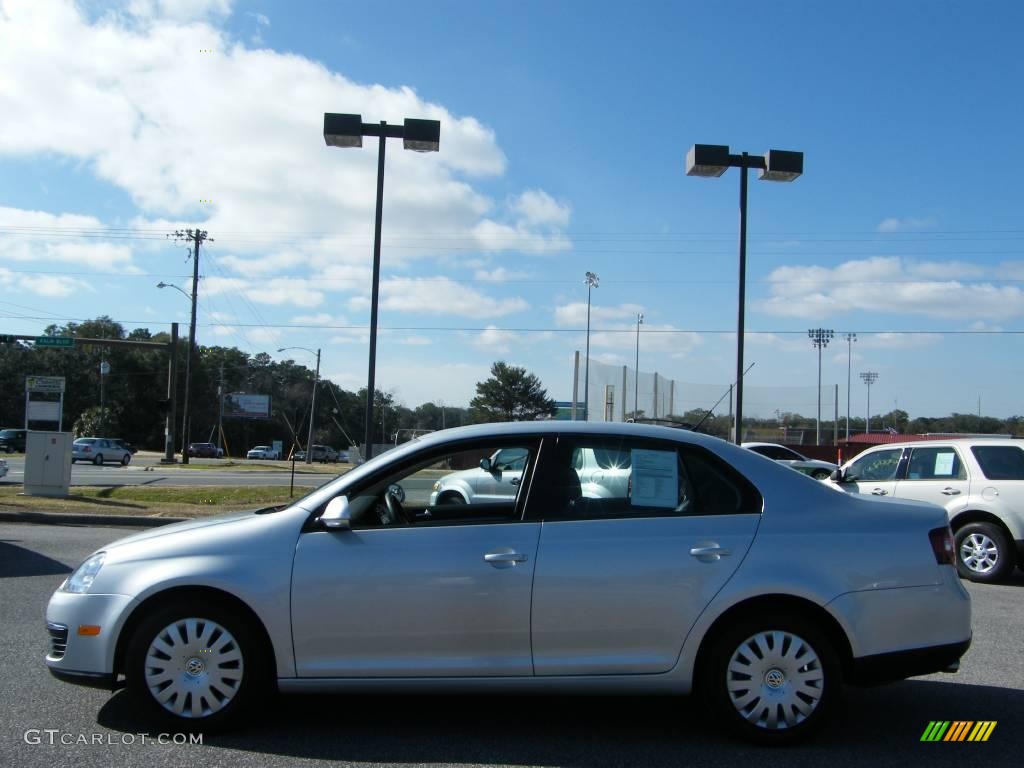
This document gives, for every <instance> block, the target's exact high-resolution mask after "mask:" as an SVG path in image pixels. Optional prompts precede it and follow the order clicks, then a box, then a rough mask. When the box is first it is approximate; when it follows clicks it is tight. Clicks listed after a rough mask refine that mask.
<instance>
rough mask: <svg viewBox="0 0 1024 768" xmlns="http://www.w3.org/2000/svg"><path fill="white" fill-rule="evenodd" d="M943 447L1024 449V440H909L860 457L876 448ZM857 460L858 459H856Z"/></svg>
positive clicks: (886, 444)
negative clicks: (1007, 446) (1001, 446)
mask: <svg viewBox="0 0 1024 768" xmlns="http://www.w3.org/2000/svg"><path fill="white" fill-rule="evenodd" d="M942 445H955V446H958V447H961V448H964V447H968V446H971V445H1012V446H1015V447H1017V448H1024V440H1021V439H1019V438H1013V437H1002V436H1000V437H951V438H949V439H948V440H946V439H942V438H933V439H931V440H907V441H906V442H903V443H883V444H882V445H873V446H871V447H870V448H866V449H864V450H863V451H861V453H859V454H857V455H858V456H860V455H862V454H865V453H867V452H868V451H873V450H875V449H876V448H928V447H937V446H942ZM854 458H856V457H854Z"/></svg>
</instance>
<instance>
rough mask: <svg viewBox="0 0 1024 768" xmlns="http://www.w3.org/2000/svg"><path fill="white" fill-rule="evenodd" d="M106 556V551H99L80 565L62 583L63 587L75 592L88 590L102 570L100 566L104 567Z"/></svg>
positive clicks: (66, 590) (80, 592) (67, 590)
mask: <svg viewBox="0 0 1024 768" xmlns="http://www.w3.org/2000/svg"><path fill="white" fill-rule="evenodd" d="M106 557H107V553H106V552H97V553H96V554H95V555H93V556H92V557H90V558H89V559H88V560H86V561H85V562H84V563H82V564H81V565H80V566H78V568H77V569H76V570H75V572H74V573H72V574H71V576H69V577H68V580H67V581H65V582H64V583H63V584H62V585H61V589H62V590H64V591H65V592H75V593H76V594H82V593H84V592H88V591H89V587H91V586H92V582H93V580H94V579H95V578H96V575H97V574H98V573H99V572H100V568H102V567H103V561H104V560H105V559H106Z"/></svg>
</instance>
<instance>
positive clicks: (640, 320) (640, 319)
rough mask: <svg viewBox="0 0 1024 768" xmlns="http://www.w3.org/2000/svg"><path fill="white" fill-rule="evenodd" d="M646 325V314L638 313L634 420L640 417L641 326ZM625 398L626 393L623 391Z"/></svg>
mask: <svg viewBox="0 0 1024 768" xmlns="http://www.w3.org/2000/svg"><path fill="white" fill-rule="evenodd" d="M643 324H644V313H643V312H637V313H636V367H635V368H634V369H633V419H634V420H636V419H638V418H639V417H640V414H639V412H638V410H639V408H640V326H641V325H643ZM622 394H623V396H625V394H626V391H625V389H623V391H622Z"/></svg>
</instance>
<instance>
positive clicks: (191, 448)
mask: <svg viewBox="0 0 1024 768" xmlns="http://www.w3.org/2000/svg"><path fill="white" fill-rule="evenodd" d="M188 455H189V456H192V457H195V458H198V459H220V458H223V457H224V449H223V448H218V447H217V446H216V445H214V444H213V443H189V444H188Z"/></svg>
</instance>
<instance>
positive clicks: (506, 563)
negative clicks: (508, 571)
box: [484, 552, 527, 568]
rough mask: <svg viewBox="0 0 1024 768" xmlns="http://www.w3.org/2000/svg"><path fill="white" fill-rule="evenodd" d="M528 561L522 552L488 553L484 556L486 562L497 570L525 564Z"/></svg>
mask: <svg viewBox="0 0 1024 768" xmlns="http://www.w3.org/2000/svg"><path fill="white" fill-rule="evenodd" d="M526 560H527V556H526V555H524V554H523V553H521V552H488V553H487V554H486V555H484V562H485V563H490V564H491V565H493V566H494V567H495V568H511V567H512V566H514V565H515V564H516V563H525V562H526Z"/></svg>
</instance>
